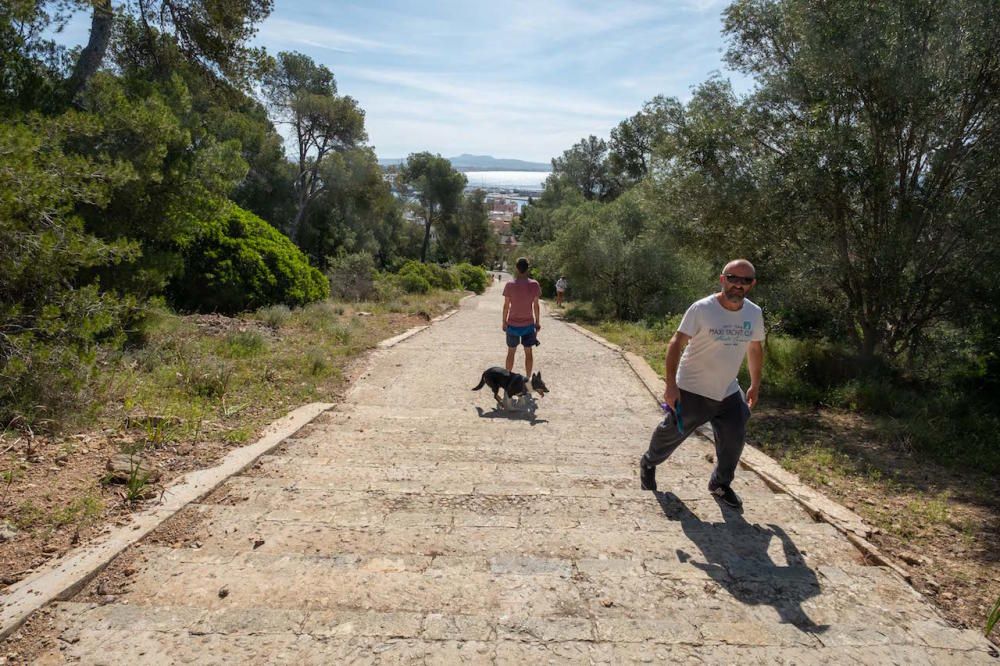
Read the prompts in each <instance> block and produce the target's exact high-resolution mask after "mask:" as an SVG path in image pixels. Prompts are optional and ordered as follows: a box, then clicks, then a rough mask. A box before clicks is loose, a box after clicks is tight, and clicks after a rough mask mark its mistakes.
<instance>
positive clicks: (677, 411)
mask: <svg viewBox="0 0 1000 666" xmlns="http://www.w3.org/2000/svg"><path fill="white" fill-rule="evenodd" d="M660 409H662V410H663V411H665V412H667V413H668V414H673V415H674V422H675V423H677V432H679V433H680V434H682V435H683V434H684V419H683V418H682V417H681V401H680V400H678V401H677V402H675V403H674V406H673V407H671V406H670V405H668V404H667V403H665V402H661V403H660Z"/></svg>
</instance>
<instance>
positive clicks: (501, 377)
mask: <svg viewBox="0 0 1000 666" xmlns="http://www.w3.org/2000/svg"><path fill="white" fill-rule="evenodd" d="M483 384H488V385H489V387H490V388H491V389H493V397H494V398H495V399H496V401H497V405H498V406H500V407H502V406H504V403H505V402H509V401H510V399H511V398H513V397H514V396H519V395H526V394H528V393H529V390H528V378H527V377H525V376H524V375H519V374H517V373H516V372H511V371H510V370H507V369H505V368H500V367H497V366H494V367H492V368H490V369H488V370H487V371H486V372H484V373H483V376H482V378H481V379H480V380H479V384H478V385H476V386H475V387H474V388H473V389H472V390H473V391H478V390H479V389H481V388H483ZM500 389H503V390H504V399H503V400H501V399H500ZM531 390H532V391H536V392H537V393H538V395H540V396H544V395H545V394H546V393H548V392H549V389H548V387H547V386H546V385H545V382H543V381H542V373H540V372H535V373H533V374H532V375H531Z"/></svg>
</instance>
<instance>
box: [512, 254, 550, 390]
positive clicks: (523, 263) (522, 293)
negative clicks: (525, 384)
mask: <svg viewBox="0 0 1000 666" xmlns="http://www.w3.org/2000/svg"><path fill="white" fill-rule="evenodd" d="M516 266H517V275H516V276H515V277H514V280H513V281H511V282H508V283H507V284H505V285H504V286H503V296H504V301H503V330H504V332H505V333H506V334H507V370H508V371H511V370H513V369H514V356H515V355H516V354H517V346H518V345H519V344H520V345H524V376H525V377H531V366H532V365H533V364H534V359H533V358H532V353H531V352H532V349H531V348H532V347H534V346H535V345H537V344H538V336H537V333H538V331H540V330H542V315H541V311H540V307H539V304H538V298H539V297H540V296H541V295H542V288H541V286H539V284H538V282H536V281H535V280H532V279H531V278H529V277H528V260H527V259H525V258H524V257H521V258H520V259H518V260H517V264H516Z"/></svg>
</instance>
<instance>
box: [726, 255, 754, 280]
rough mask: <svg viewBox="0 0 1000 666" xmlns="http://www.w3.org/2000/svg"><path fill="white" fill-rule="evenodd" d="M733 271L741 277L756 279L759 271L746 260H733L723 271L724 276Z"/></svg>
mask: <svg viewBox="0 0 1000 666" xmlns="http://www.w3.org/2000/svg"><path fill="white" fill-rule="evenodd" d="M733 271H737V272H738V273H739V274H740V275H745V276H746V277H756V275H757V269H756V268H754V267H753V264H751V263H750V262H749V261H747V260H746V259H733V260H732V261H730V262H729V263H728V264H726V267H725V268H723V269H722V274H723V275H725V274H726V273H732V272H733Z"/></svg>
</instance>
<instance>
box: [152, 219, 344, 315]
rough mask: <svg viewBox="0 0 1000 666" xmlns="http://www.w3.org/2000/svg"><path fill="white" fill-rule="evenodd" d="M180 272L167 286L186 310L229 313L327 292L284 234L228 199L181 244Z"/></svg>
mask: <svg viewBox="0 0 1000 666" xmlns="http://www.w3.org/2000/svg"><path fill="white" fill-rule="evenodd" d="M183 257H184V274H183V275H182V276H181V277H179V278H177V279H175V280H174V281H173V282H172V284H171V287H170V295H171V298H172V300H173V301H174V303H175V304H176V305H177V306H178V307H180V308H183V309H186V310H197V311H201V312H223V313H227V314H233V313H236V312H241V311H244V310H248V309H254V308H260V307H264V306H267V305H273V304H277V303H283V304H285V305H290V306H295V305H305V304H306V303H310V302H313V301H317V300H320V299H323V298H326V297H327V296H329V295H330V284H329V282H327V279H326V278H325V277H324V276H323V274H322V273H320V272H319V271H318V270H316V269H315V268H313V267H312V266H310V265H309V261H308V259H307V258H306V256H305V255H304V254H303V253H302V252H301V251H300V250H299V249H298V248H297V247H295V245H294V244H293V243H292V241H291V240H289V239H288V237H287V236H285V235H284V234H282V233H281V232H279V231H278V230H277V229H275V228H274V227H272V226H271V225H269V224H268V223H267V222H265V221H264V220H262V219H260V218H259V217H257V216H256V215H254V214H253V213H250V212H248V211H245V210H243V209H241V208H239V207H238V206H236V205H235V204H232V203H229V202H226V203H223V204H221V205H220V206H219V208H218V211H217V213H216V214H215V215H214V216H213V217H212V218H211V219H209V220H207V221H205V223H204V224H203V225H202V228H201V231H200V232H199V233H198V235H197V236H196V237H195V238H194V240H193V241H191V242H190V243H189V244H188V245H187V246H186V247H185V248H184V252H183Z"/></svg>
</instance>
